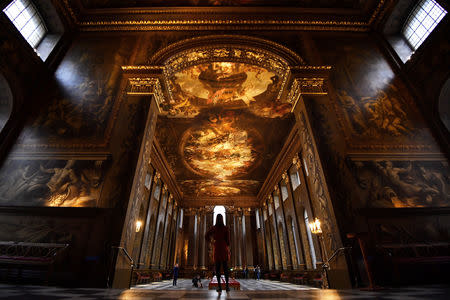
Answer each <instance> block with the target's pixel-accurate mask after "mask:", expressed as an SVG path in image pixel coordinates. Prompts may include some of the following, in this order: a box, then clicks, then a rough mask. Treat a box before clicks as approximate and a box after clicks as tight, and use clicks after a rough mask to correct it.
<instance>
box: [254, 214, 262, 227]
mask: <svg viewBox="0 0 450 300" xmlns="http://www.w3.org/2000/svg"><path fill="white" fill-rule="evenodd" d="M255 213H256V229H260V228H261V223H260V219H259V209H256V211H255Z"/></svg>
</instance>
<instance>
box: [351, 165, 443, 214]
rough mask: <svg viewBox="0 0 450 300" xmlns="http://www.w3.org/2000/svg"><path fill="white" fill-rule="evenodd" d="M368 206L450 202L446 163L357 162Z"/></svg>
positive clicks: (441, 203) (358, 178)
mask: <svg viewBox="0 0 450 300" xmlns="http://www.w3.org/2000/svg"><path fill="white" fill-rule="evenodd" d="M353 167H354V174H355V178H356V179H357V182H358V185H359V186H360V188H361V189H362V190H364V195H362V198H363V199H366V203H365V205H364V206H366V207H385V208H387V207H444V206H449V204H450V177H449V172H448V168H447V166H446V163H444V162H436V161H434V162H433V161H356V162H353Z"/></svg>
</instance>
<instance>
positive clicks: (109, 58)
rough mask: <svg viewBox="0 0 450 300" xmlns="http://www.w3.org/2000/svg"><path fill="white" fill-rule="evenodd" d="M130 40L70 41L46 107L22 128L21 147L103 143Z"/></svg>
mask: <svg viewBox="0 0 450 300" xmlns="http://www.w3.org/2000/svg"><path fill="white" fill-rule="evenodd" d="M132 41H134V40H130V38H121V39H115V40H111V39H107V40H104V41H102V42H99V41H98V38H95V39H89V38H83V40H82V41H78V42H75V43H74V45H73V46H72V48H71V49H69V51H68V53H67V54H66V57H65V58H64V60H63V61H62V63H61V64H60V65H59V67H58V69H57V70H56V72H55V82H54V84H53V86H52V89H51V90H52V93H51V94H50V95H48V97H49V98H50V99H51V101H50V104H49V105H48V106H46V107H45V109H43V110H42V111H41V112H40V113H39V115H38V117H37V118H36V119H35V120H34V122H33V123H32V124H31V125H30V126H27V128H26V129H25V131H24V132H25V133H24V134H23V135H22V136H21V140H22V141H21V143H22V144H35V143H38V144H41V143H46V142H47V141H48V140H51V141H54V140H57V139H64V142H65V143H67V139H72V141H74V140H80V143H83V144H86V143H88V142H93V143H98V142H102V141H103V140H104V138H105V136H106V135H108V134H107V133H106V132H105V131H106V130H107V125H108V121H109V120H110V115H111V111H112V108H113V105H114V103H115V97H116V95H117V91H118V89H119V87H120V85H119V80H120V75H121V66H122V65H124V64H126V63H127V61H128V57H129V56H130V54H131V51H132V47H133V42H132ZM72 144H74V143H72ZM75 144H76V143H75Z"/></svg>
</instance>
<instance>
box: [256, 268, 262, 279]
mask: <svg viewBox="0 0 450 300" xmlns="http://www.w3.org/2000/svg"><path fill="white" fill-rule="evenodd" d="M260 279H261V268H260V267H259V266H256V280H260Z"/></svg>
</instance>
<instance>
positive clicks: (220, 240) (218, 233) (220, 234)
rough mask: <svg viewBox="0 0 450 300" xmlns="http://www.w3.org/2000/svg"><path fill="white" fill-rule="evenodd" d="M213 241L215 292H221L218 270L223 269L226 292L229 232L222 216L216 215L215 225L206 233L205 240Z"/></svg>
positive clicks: (227, 289)
mask: <svg viewBox="0 0 450 300" xmlns="http://www.w3.org/2000/svg"><path fill="white" fill-rule="evenodd" d="M211 238H213V239H214V263H215V264H216V277H217V284H218V287H217V291H218V292H219V293H221V292H222V286H221V280H220V277H221V272H220V268H221V267H223V272H224V273H225V283H226V291H227V292H228V291H229V290H230V288H229V286H228V276H229V270H228V260H229V256H230V250H229V246H230V231H229V229H228V227H227V226H225V224H224V222H223V216H222V215H220V214H219V215H217V217H216V225H214V226H213V227H211V228H210V229H209V230H208V232H207V233H206V240H210V239H211Z"/></svg>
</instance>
